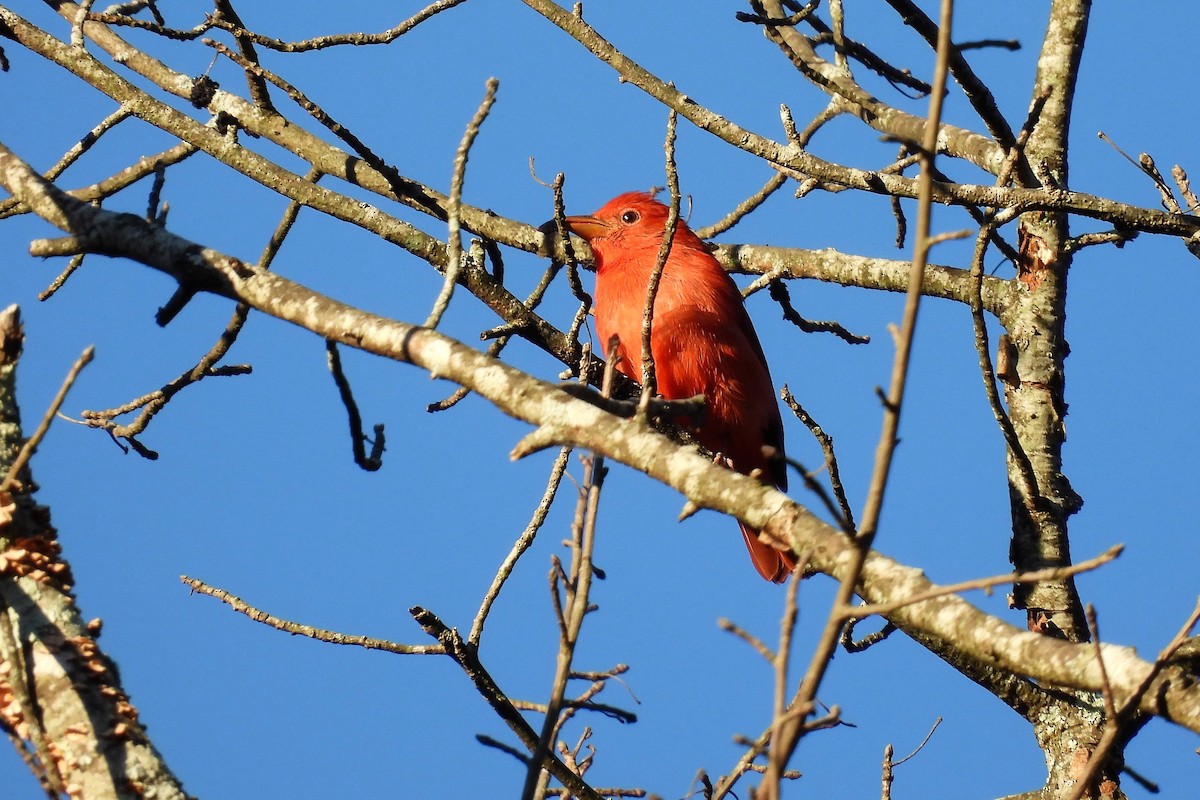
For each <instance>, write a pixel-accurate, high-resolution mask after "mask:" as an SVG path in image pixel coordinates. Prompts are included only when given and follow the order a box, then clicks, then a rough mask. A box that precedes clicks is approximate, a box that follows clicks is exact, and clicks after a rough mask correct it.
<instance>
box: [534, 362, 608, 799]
mask: <svg viewBox="0 0 1200 800" xmlns="http://www.w3.org/2000/svg"><path fill="white" fill-rule="evenodd" d="M610 352H615V349H610ZM615 372H616V359H610V363H609V364H608V366H607V367H606V369H605V373H604V386H603V390H602V394H603V395H604V396H606V397H607V396H609V395H610V394H611V393H612V385H613V375H614V374H615ZM607 471H608V470H607V468H606V467H605V466H604V457H603V456H601V455H598V454H595V453H593V454H591V455H590V456H589V457H588V458H586V459H584V475H583V484H582V485H581V486H580V489H579V497H578V502H577V503H576V508H575V519H574V522H573V524H572V526H571V568H570V573H569V574H568V575H567V576H566V580H564V581H563V582H562V584H563V589H564V591H565V593H566V595H567V602H566V603H560V598H559V592H558V589H557V583H558V581H557V575H558V574H559V571H557V570H556V571H555V572H553V573H551V593H552V595H553V599H554V604H555V614H556V616H557V618H558V619H559V642H558V652H557V655H556V658H555V668H554V681H553V683H552V684H551V687H550V697H549V699H548V700H547V701H546V716H545V719H544V720H543V722H542V730H541V734H540V735H539V736H538V740H537V745H536V746H535V747H534V749H533V750H532V757H531V758H530V761H529V769H528V770H527V771H526V774H525V785H524V787H523V789H522V791H521V797H522V800H541V799H542V798H543V797H545V794H546V788H547V786H548V785H549V778H550V774H549V772H548V771H547V769H546V766H547V763H546V759H547V758H548V757H549V755H550V754H551V752H552V748H553V746H554V740H555V739H556V738H557V735H558V732H559V730H560V728H561V725H562V723H563V722H564V721H565V720H564V719H563V718H562V712H563V709H564V708H565V703H564V698H565V696H566V691H567V684H568V682H569V681H570V679H571V673H572V672H573V666H572V665H573V663H574V659H575V648H576V645H577V644H578V642H579V634H580V631H581V630H582V628H583V619H584V617H585V616H587V613H588V611H589V610H590V608H591V605H590V600H589V598H590V594H591V587H592V579H593V577H594V575H595V571H594V569H593V567H592V552H593V549H594V548H595V542H596V519H597V515H598V513H599V506H600V492H601V489H602V488H603V486H604V476H605V474H606V473H607Z"/></svg>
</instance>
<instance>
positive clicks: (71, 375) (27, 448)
mask: <svg viewBox="0 0 1200 800" xmlns="http://www.w3.org/2000/svg"><path fill="white" fill-rule="evenodd" d="M95 355H96V348H95V347H93V346H92V345H88V346H87V347H86V348H84V351H83V352H82V353H81V354H80V355H79V358H77V359H75V363H74V364H72V365H71V369H69V370H68V371H67V377H65V378H63V382H62V385H61V386H59V387H58V392H57V393H56V394H55V395H54V399H53V400H51V401H50V405H49V406H48V407H47V408H46V413H45V414H43V415H42V421H41V422H39V423H38V426H37V428H36V429H35V430H34V432H33V436H30V437H29V438H28V439H26V440H25V444H23V445H21V451H20V452H19V453H17V457H16V458H15V459H13V462H12V465H11V466H10V467H9V468H8V472H7V473H5V475H4V480H2V481H0V494H3V493H4V492H7V491H8V490H9V489H11V488H12V487H13V486H15V485H16V484H17V481H18V476H19V475H20V472H21V470H22V469H23V468H24V466H25V464H26V462H28V461H29V459H30V457H32V456H33V454H34V452H36V451H37V448H38V445H39V444H41V442H42V439H44V438H45V436H46V432H47V431H49V430H50V423H51V422H53V421H54V417H55V416H57V414H58V411H59V409H61V408H62V404H63V402H64V401H65V400H66V399H67V392H69V391H71V387H72V386H74V385H75V379H76V378H78V377H79V373H80V371H81V370H82V369H83V368H84V367H86V366H87V365H88V364H90V363H91V361H92V358H93V357H94V356H95Z"/></svg>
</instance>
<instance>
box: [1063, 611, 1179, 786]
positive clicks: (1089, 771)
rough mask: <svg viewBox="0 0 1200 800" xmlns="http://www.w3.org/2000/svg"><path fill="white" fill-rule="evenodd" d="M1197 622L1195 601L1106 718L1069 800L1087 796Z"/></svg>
mask: <svg viewBox="0 0 1200 800" xmlns="http://www.w3.org/2000/svg"><path fill="white" fill-rule="evenodd" d="M1197 622H1200V600H1197V602H1196V607H1195V608H1193V609H1192V613H1191V615H1190V616H1189V617H1188V618H1187V621H1186V622H1184V624H1183V627H1181V628H1180V629H1179V632H1178V633H1176V634H1175V638H1174V639H1172V640H1171V641H1170V642H1169V643H1168V644H1167V646H1166V647H1165V648H1163V650H1162V652H1160V653H1159V654H1158V658H1156V659H1154V663H1153V664H1151V665H1150V669H1149V670H1147V672H1146V674H1145V675H1144V676H1142V679H1141V680H1140V681H1138V684H1137V686H1135V687H1134V689H1133V691H1132V692H1130V693H1129V696H1128V697H1126V698H1125V699H1124V701H1122V703H1121V705H1120V707H1119V708H1117V710H1116V714H1115V715H1114V716H1112V717H1109V719H1108V721H1107V722H1106V723H1105V725H1104V733H1102V734H1101V735H1100V741H1099V742H1098V743H1097V744H1096V749H1095V750H1093V751H1092V754H1091V755H1090V756H1089V757H1088V763H1087V767H1086V768H1085V769H1084V770H1083V773H1082V774H1081V775H1080V776H1079V778H1078V782H1077V783H1076V784H1075V788H1074V791H1072V792H1071V795H1070V797H1069V798H1068V800H1080V798H1082V797H1083V796H1084V794H1086V793H1087V791H1088V790H1089V788H1090V787H1091V785H1092V783H1093V782H1094V781H1095V778H1096V773H1097V772H1099V771H1100V768H1101V767H1102V766H1103V765H1104V762H1105V761H1106V760H1107V757H1108V752H1109V750H1111V749H1112V747H1113V745H1115V744H1116V742H1117V740H1118V739H1119V738H1120V735H1121V730H1122V728H1124V726H1125V725H1126V724H1127V723H1128V722H1129V721H1130V720H1131V719H1132V718H1133V717H1134V715H1135V714H1136V713H1137V708H1138V706H1139V705H1140V703H1141V701H1142V697H1143V696H1144V695H1145V694H1146V692H1148V691H1150V686H1151V685H1152V684H1153V683H1154V681H1155V679H1157V678H1158V676H1159V673H1161V672H1162V671H1163V669H1165V668H1166V666H1167V664H1168V663H1169V662H1170V660H1171V656H1173V655H1174V654H1175V651H1176V650H1178V649H1179V648H1180V647H1181V646H1182V645H1183V643H1184V642H1186V641H1187V639H1188V636H1190V635H1191V632H1192V628H1194V627H1196V623H1197Z"/></svg>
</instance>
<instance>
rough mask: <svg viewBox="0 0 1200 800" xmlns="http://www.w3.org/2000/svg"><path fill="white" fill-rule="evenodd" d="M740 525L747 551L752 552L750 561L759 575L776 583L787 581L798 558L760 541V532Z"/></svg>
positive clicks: (741, 523) (743, 524) (742, 524)
mask: <svg viewBox="0 0 1200 800" xmlns="http://www.w3.org/2000/svg"><path fill="white" fill-rule="evenodd" d="M738 525H739V526H740V527H741V529H742V536H744V537H745V538H746V549H747V550H749V551H750V560H751V561H752V562H753V563H754V568H755V569H756V570H758V574H759V575H762V576H763V577H764V578H766V579H767V580H769V581H772V582H774V583H783V582H784V581H786V580H787V578H788V575H791V574H792V570H793V569H794V568H795V566H796V557H795V556H793V555H792V554H791V553H790V552H786V551H784V550H779V549H776V548H774V547H772V546H771V545H769V544H767V543H766V542H764V541H762V540H761V539H759V538H758V531H756V530H754V529H753V528H750V527H748V526H747V525H746V524H745V523H744V522H739V523H738Z"/></svg>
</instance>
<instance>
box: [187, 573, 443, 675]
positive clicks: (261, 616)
mask: <svg viewBox="0 0 1200 800" xmlns="http://www.w3.org/2000/svg"><path fill="white" fill-rule="evenodd" d="M179 580H180V581H182V582H183V583H185V584H186V585H187V586H188V587H189V588H191V590H192V591H193V592H196V593H198V594H204V595H208V596H209V597H215V598H216V599H218V600H220V601H221V602H222V603H224V604H225V605H227V606H229V607H230V608H232V609H233V610H234V611H236V612H238V613H239V614H245V615H246V616H247V617H249V618H250V619H252V620H254V621H255V622H261V623H262V624H263V625H267V626H270V627H272V628H275V629H276V630H280V631H283V632H284V633H290V634H291V635H293V636H307V637H308V638H310V639H316V640H317V641H320V642H328V643H330V644H344V645H350V646H353V647H364V648H366V649H367V650H383V651H384V652H387V653H397V654H400V655H445V654H446V648H445V647H443V646H442V645H433V644H400V643H398V642H391V641H388V640H387V639H376V638H373V637H370V636H358V635H355V634H349V633H338V632H337V631H330V630H326V629H324V628H314V627H313V626H312V625H304V624H301V623H299V622H289V621H288V620H286V619H280V618H279V617H276V616H273V615H272V614H268V613H267V612H266V611H263V610H262V609H259V608H255V607H254V606H252V605H250V604H249V603H247V602H246V601H245V600H242V599H241V598H240V597H237V596H235V595H232V594H230V593H229V592H227V591H225V590H224V589H219V588H217V587H215V586H209V585H208V584H207V583H205V582H204V581H201V580H198V579H196V578H189V577H188V576H187V575H180V576H179Z"/></svg>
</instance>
